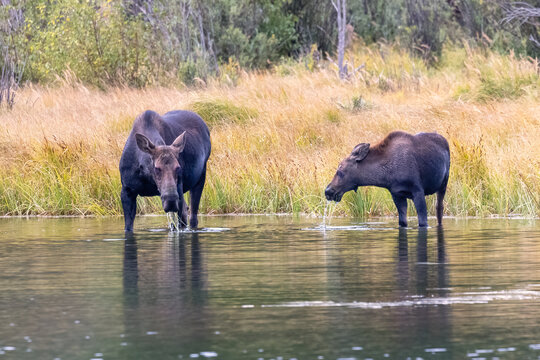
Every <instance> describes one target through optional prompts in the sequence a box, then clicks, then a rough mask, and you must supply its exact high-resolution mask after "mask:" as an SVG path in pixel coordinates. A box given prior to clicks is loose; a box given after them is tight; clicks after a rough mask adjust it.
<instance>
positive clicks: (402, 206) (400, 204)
mask: <svg viewBox="0 0 540 360" xmlns="http://www.w3.org/2000/svg"><path fill="white" fill-rule="evenodd" d="M392 199H393V200H394V204H396V208H397V211H398V216H399V226H402V227H407V198H406V197H404V196H400V195H397V194H392Z"/></svg>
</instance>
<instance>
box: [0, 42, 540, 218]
mask: <svg viewBox="0 0 540 360" xmlns="http://www.w3.org/2000/svg"><path fill="white" fill-rule="evenodd" d="M349 61H350V62H354V64H356V65H357V66H359V65H360V64H365V66H364V67H363V68H362V69H360V70H359V71H358V72H357V73H356V74H355V75H354V76H353V77H352V78H351V80H350V81H348V82H340V81H339V80H338V79H337V76H336V72H335V70H334V69H333V67H332V66H331V65H328V64H319V65H318V66H317V65H316V64H311V63H309V62H300V63H291V64H285V65H279V66H276V68H275V69H274V70H273V71H272V72H270V73H246V72H243V71H241V70H238V69H231V73H230V74H227V75H226V76H223V77H222V78H221V79H217V80H215V81H214V82H211V83H208V84H204V86H201V87H200V88H190V89H187V88H186V89H167V88H146V89H142V90H140V89H139V90H136V89H130V88H112V89H108V90H107V91H105V92H103V91H99V90H94V89H91V88H87V87H84V86H83V85H81V84H78V83H76V82H73V81H72V82H69V81H66V80H62V81H60V80H59V83H58V85H57V86H55V87H47V88H42V87H37V86H27V87H26V88H24V89H23V90H22V91H21V92H20V93H19V94H18V97H17V100H18V101H17V104H16V106H15V107H14V109H13V110H11V111H7V110H5V109H2V110H0V179H1V180H0V214H2V215H22V214H55V215H61V214H99V215H101V214H105V215H107V214H121V204H120V199H119V192H120V177H119V173H118V161H119V158H120V154H121V152H122V148H123V145H124V142H125V139H126V137H127V135H128V133H129V131H130V128H131V124H132V122H133V119H134V118H135V116H136V115H137V114H139V113H140V112H142V111H143V110H146V109H153V110H156V111H158V112H160V113H163V112H166V111H168V110H171V109H192V110H195V111H197V112H198V113H199V114H201V116H203V118H204V119H205V120H206V121H207V122H208V124H209V126H210V128H211V134H212V143H213V152H212V156H211V158H210V161H209V176H208V178H207V185H206V188H205V191H204V195H203V201H202V204H201V211H202V212H204V213H231V212H241V213H255V212H256V213H261V212H294V213H296V212H306V213H315V214H322V211H323V209H324V205H325V200H324V198H323V196H322V193H323V189H324V187H325V186H326V184H327V183H328V182H329V181H330V180H331V178H332V176H333V174H334V172H335V169H336V167H337V164H338V163H339V161H340V160H341V159H342V158H343V157H345V156H346V155H347V154H349V153H350V151H351V150H352V148H353V147H354V146H355V145H356V144H357V143H359V142H371V143H375V142H377V141H378V140H380V139H381V138H382V137H384V136H385V135H386V134H387V133H388V132H389V131H392V130H396V129H401V130H405V131H409V132H413V133H415V132H420V131H437V132H438V133H440V134H442V135H444V136H445V137H447V139H448V140H449V142H450V145H451V151H452V166H451V171H452V173H451V177H450V183H449V189H448V193H447V198H446V202H447V205H446V213H447V214H451V215H458V216H460V215H480V216H486V215H490V214H500V215H508V214H522V215H527V216H538V215H540V77H539V64H538V62H535V61H534V60H532V59H516V58H514V57H512V56H502V55H496V54H485V53H479V52H474V51H472V50H468V49H456V50H446V51H445V52H444V54H443V58H442V60H441V64H440V66H439V67H438V68H437V69H428V68H426V67H425V66H424V64H423V63H422V62H421V61H419V60H416V59H413V58H411V57H409V56H408V55H407V54H406V53H404V52H401V51H400V50H398V49H394V48H392V47H388V46H378V47H371V48H366V47H361V48H358V49H355V50H354V51H353V52H351V53H350V54H349ZM156 200H157V199H156ZM156 200H141V201H140V206H139V208H140V211H142V212H156V211H161V209H160V206H159V203H158V201H156ZM433 200H434V199H433ZM429 204H430V211H431V214H433V210H434V206H433V205H434V201H432V199H430V201H429ZM335 213H344V214H350V215H355V216H369V215H387V214H394V213H395V210H394V205H393V203H392V201H391V198H390V196H389V194H387V193H386V191H385V190H381V189H376V188H364V189H361V190H359V192H358V194H354V193H350V194H347V195H346V196H345V198H344V202H343V203H342V204H340V205H339V206H337V207H336V210H335Z"/></svg>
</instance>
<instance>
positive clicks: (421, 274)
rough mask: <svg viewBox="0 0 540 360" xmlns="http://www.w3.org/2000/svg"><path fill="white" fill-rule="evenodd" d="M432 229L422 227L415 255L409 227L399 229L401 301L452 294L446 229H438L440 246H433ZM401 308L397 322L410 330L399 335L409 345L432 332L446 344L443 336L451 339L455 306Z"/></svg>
mask: <svg viewBox="0 0 540 360" xmlns="http://www.w3.org/2000/svg"><path fill="white" fill-rule="evenodd" d="M431 230H432V229H429V230H428V229H426V228H419V229H418V234H417V236H416V254H414V253H413V254H411V253H410V252H409V248H410V246H411V244H409V239H408V230H407V229H404V228H400V229H399V234H398V239H397V259H396V260H397V261H396V277H395V278H396V289H397V294H398V299H397V301H402V300H404V299H409V300H410V299H415V300H419V299H422V298H430V297H439V298H444V297H447V296H448V295H449V278H448V273H447V264H446V249H445V242H444V231H443V229H442V228H441V227H439V228H438V229H436V232H437V239H436V245H430V244H429V241H428V232H431ZM433 230H434V229H433ZM409 232H410V230H409ZM398 309H400V310H399V311H397V312H396V314H395V317H394V318H395V321H396V322H397V324H398V326H399V327H400V328H402V329H405V328H406V329H409V331H404V332H402V333H401V334H400V335H399V338H400V341H403V342H404V343H408V344H415V343H421V342H422V341H423V338H424V337H425V336H426V333H429V334H430V335H429V336H431V337H432V338H433V339H441V344H442V343H444V341H443V339H448V338H451V336H452V314H451V312H452V307H451V306H449V305H442V306H429V305H427V304H426V305H419V306H413V307H411V308H409V310H407V308H398Z"/></svg>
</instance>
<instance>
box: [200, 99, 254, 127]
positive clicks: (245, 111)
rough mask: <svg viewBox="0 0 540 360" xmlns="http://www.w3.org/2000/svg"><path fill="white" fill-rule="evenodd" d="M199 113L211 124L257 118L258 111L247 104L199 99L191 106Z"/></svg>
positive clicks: (241, 121) (237, 122)
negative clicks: (238, 104)
mask: <svg viewBox="0 0 540 360" xmlns="http://www.w3.org/2000/svg"><path fill="white" fill-rule="evenodd" d="M189 108H191V109H192V110H193V111H195V112H196V113H197V114H199V115H200V116H201V117H202V118H203V119H204V121H205V122H206V123H207V124H208V125H209V126H214V125H219V124H231V123H236V124H239V123H240V124H241V123H245V122H246V121H248V120H249V119H253V118H256V117H257V116H258V113H257V111H256V110H254V109H250V108H248V107H245V106H237V105H235V104H233V103H231V102H230V101H227V100H219V99H216V100H207V101H197V102H194V103H193V104H191V105H190V106H189Z"/></svg>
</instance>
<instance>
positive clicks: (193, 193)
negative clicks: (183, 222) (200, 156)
mask: <svg viewBox="0 0 540 360" xmlns="http://www.w3.org/2000/svg"><path fill="white" fill-rule="evenodd" d="M205 180H206V166H205V167H204V170H203V173H202V176H201V178H200V179H199V182H198V183H197V184H196V185H195V186H194V187H193V189H191V190H190V191H189V196H190V202H189V205H190V207H191V208H190V218H189V227H191V228H192V229H196V228H197V227H198V226H199V220H198V219H197V214H198V212H199V204H200V202H201V196H202V191H203V188H204V182H205Z"/></svg>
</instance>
